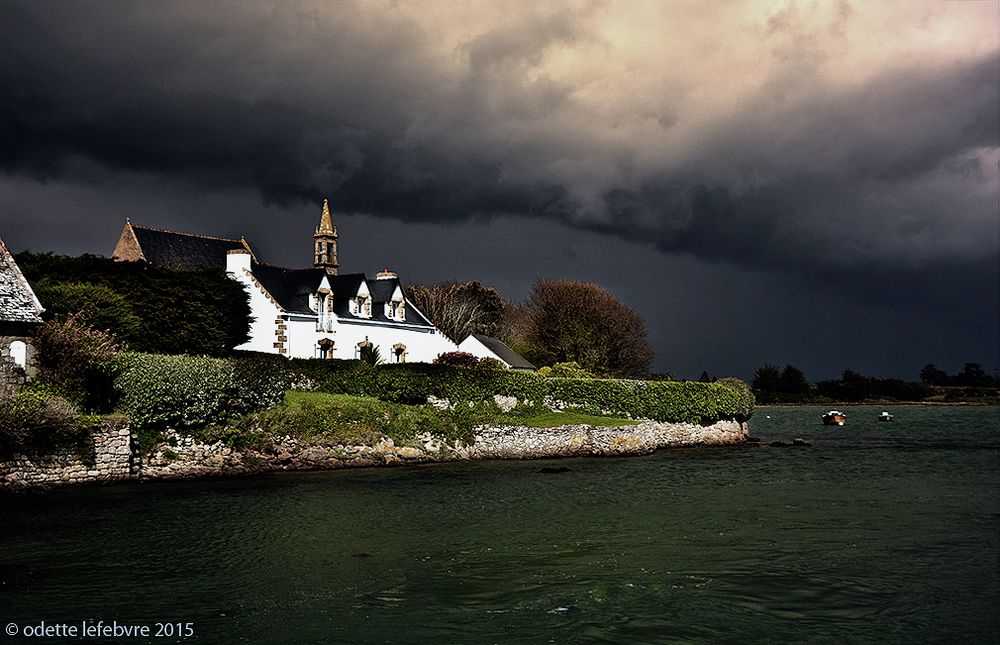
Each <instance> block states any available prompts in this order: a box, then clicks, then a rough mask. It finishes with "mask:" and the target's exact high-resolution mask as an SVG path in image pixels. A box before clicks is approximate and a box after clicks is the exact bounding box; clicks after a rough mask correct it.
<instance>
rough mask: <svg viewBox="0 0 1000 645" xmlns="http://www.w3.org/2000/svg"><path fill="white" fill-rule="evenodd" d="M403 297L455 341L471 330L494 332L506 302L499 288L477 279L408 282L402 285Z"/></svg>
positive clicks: (499, 324)
mask: <svg viewBox="0 0 1000 645" xmlns="http://www.w3.org/2000/svg"><path fill="white" fill-rule="evenodd" d="M406 298H407V299H408V300H409V301H410V302H412V303H413V304H414V306H416V308H417V309H419V310H420V311H421V312H423V314H424V315H425V316H427V317H428V318H430V321H431V322H432V323H434V326H435V327H437V328H438V329H439V330H441V333H443V334H444V335H445V336H447V337H448V338H450V339H451V340H452V341H454V342H456V343H460V342H462V341H463V340H465V339H466V338H467V337H468V336H469V335H470V334H473V333H478V334H486V335H487V336H495V335H497V332H498V331H499V330H500V328H501V321H502V319H503V311H504V306H505V304H506V303H505V302H504V299H503V297H502V296H501V295H500V292H499V291H497V290H496V289H494V288H493V287H488V286H486V285H484V284H482V283H481V282H479V281H478V280H470V281H468V282H441V283H438V284H436V285H434V286H431V287H428V286H424V285H422V284H411V285H408V286H407V287H406Z"/></svg>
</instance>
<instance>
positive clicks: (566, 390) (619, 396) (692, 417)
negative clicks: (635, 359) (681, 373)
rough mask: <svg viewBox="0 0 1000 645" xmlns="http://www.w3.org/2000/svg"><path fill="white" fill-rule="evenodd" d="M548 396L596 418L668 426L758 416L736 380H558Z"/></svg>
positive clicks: (551, 382)
mask: <svg viewBox="0 0 1000 645" xmlns="http://www.w3.org/2000/svg"><path fill="white" fill-rule="evenodd" d="M737 384H738V385H737ZM549 394H550V396H552V397H553V398H555V399H557V400H559V401H565V402H566V403H571V404H576V405H579V406H581V407H583V409H585V410H587V411H589V412H593V413H611V414H625V415H631V416H633V417H644V418H647V419H653V420H655V421H665V422H683V423H714V422H715V421H718V420H719V419H737V420H741V421H742V420H745V419H748V418H749V417H750V415H751V414H752V412H753V394H752V393H751V392H750V389H749V388H748V387H747V386H746V384H745V383H743V382H742V381H737V380H735V379H726V380H725V381H724V382H723V381H719V382H716V383H692V382H671V381H633V380H624V379H621V380H615V379H563V378H553V379H550V380H549Z"/></svg>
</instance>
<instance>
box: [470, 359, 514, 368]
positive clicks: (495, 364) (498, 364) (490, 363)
mask: <svg viewBox="0 0 1000 645" xmlns="http://www.w3.org/2000/svg"><path fill="white" fill-rule="evenodd" d="M476 367H477V368H479V369H481V370H505V369H507V365H506V364H504V362H503V361H501V360H500V359H497V358H493V357H491V356H487V357H486V358H480V359H479V362H478V363H476Z"/></svg>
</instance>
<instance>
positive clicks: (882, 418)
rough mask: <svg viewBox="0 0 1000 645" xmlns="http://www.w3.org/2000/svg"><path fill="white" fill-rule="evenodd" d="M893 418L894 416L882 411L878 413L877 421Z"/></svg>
mask: <svg viewBox="0 0 1000 645" xmlns="http://www.w3.org/2000/svg"><path fill="white" fill-rule="evenodd" d="M894 418H895V417H894V416H893V415H891V414H889V413H888V412H883V413H882V414H880V415H878V420H879V421H892V420H893V419H894Z"/></svg>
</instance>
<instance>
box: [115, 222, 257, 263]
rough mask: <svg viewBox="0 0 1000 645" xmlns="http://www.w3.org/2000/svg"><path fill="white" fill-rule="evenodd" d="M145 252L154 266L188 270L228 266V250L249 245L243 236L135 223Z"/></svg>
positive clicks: (138, 240) (136, 233)
mask: <svg viewBox="0 0 1000 645" xmlns="http://www.w3.org/2000/svg"><path fill="white" fill-rule="evenodd" d="M132 232H133V234H134V235H135V239H136V241H137V242H138V243H139V247H140V248H141V249H142V255H143V257H145V258H146V261H147V262H149V263H150V264H152V265H154V266H162V267H166V268H168V269H181V270H186V271H199V270H203V269H222V270H225V268H226V254H227V253H228V252H229V251H232V250H234V249H247V248H248V247H247V245H246V244H245V242H244V241H243V240H231V239H228V238H224V237H210V236H207V235H194V234H192V233H177V232H174V231H164V230H161V229H157V228H145V227H143V226H136V225H135V224H133V225H132Z"/></svg>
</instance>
